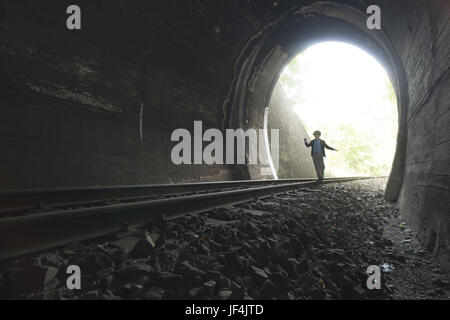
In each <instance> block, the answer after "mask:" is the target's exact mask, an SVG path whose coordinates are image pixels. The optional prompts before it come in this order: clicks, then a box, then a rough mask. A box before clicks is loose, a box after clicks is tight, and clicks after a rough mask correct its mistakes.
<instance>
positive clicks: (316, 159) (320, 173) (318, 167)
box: [312, 152, 325, 180]
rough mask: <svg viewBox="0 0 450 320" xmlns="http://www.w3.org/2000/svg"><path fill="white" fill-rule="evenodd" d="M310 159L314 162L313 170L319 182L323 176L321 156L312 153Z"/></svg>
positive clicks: (323, 165)
mask: <svg viewBox="0 0 450 320" xmlns="http://www.w3.org/2000/svg"><path fill="white" fill-rule="evenodd" d="M312 158H313V162H314V168H315V169H316V173H317V178H319V180H322V179H323V177H324V175H325V163H324V161H323V155H321V154H319V153H316V152H314V153H313V156H312Z"/></svg>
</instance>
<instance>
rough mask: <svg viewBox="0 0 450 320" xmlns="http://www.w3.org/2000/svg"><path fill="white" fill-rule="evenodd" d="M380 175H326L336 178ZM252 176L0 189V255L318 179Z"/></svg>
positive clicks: (47, 246)
mask: <svg viewBox="0 0 450 320" xmlns="http://www.w3.org/2000/svg"><path fill="white" fill-rule="evenodd" d="M372 178H378V177H350V178H331V179H325V180H324V181H323V182H322V183H336V182H345V181H353V180H362V179H372ZM317 184H318V183H317V182H316V180H315V179H314V180H313V179H283V180H251V181H227V182H207V183H184V184H173V185H140V186H118V187H92V188H62V189H53V190H51V189H45V190H10V191H1V192H0V203H1V206H0V260H7V259H12V258H15V257H18V256H21V255H24V254H28V253H33V252H38V251H42V250H46V249H50V248H54V247H58V246H62V245H65V244H68V243H71V242H73V241H81V240H86V239H90V238H95V237H98V236H102V235H105V234H108V233H112V232H116V231H118V230H121V229H123V228H124V226H127V227H134V226H139V225H144V224H146V223H150V222H152V221H157V220H169V219H175V218H177V217H180V216H184V215H187V214H194V213H201V212H205V211H208V210H211V209H213V208H218V207H224V206H229V205H234V204H239V203H245V202H249V201H253V200H255V199H258V198H262V197H270V196H274V195H277V194H281V193H284V192H288V191H291V190H295V189H298V188H304V187H308V186H313V185H317Z"/></svg>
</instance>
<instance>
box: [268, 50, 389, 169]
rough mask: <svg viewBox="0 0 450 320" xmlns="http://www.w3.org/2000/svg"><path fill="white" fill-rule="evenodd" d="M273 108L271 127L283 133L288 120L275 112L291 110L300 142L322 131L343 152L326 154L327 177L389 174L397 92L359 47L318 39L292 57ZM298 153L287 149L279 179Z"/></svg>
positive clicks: (323, 135) (282, 156) (307, 151)
mask: <svg viewBox="0 0 450 320" xmlns="http://www.w3.org/2000/svg"><path fill="white" fill-rule="evenodd" d="M270 108H272V109H273V110H274V111H275V117H269V120H270V121H273V122H274V124H273V126H272V125H271V124H270V123H269V125H268V127H279V128H280V131H283V129H282V127H283V121H286V119H280V117H279V116H277V115H276V112H277V111H279V110H283V109H286V108H288V109H291V110H292V112H293V113H294V115H293V116H294V117H295V119H297V120H298V121H299V122H300V124H299V125H298V132H296V133H294V135H295V140H297V143H300V144H302V141H303V138H307V139H308V140H310V139H313V137H312V133H313V132H314V131H315V130H320V131H321V132H322V136H321V138H322V139H325V140H326V141H327V143H328V145H331V146H333V147H334V148H337V149H338V150H339V152H336V153H335V152H331V151H328V152H326V155H327V156H328V157H327V158H326V161H325V162H326V170H325V174H326V176H328V177H340V176H369V175H370V176H387V175H389V173H390V170H391V166H392V162H393V156H394V151H395V145H396V136H397V133H398V109H397V101H396V97H395V92H394V89H393V86H392V83H391V81H390V79H389V77H388V76H387V74H386V72H385V70H384V68H383V67H382V66H381V65H380V64H379V63H378V61H377V60H376V59H374V58H373V57H372V56H371V55H370V54H368V53H367V52H365V51H364V50H361V49H360V48H359V47H357V46H354V45H352V44H348V43H346V42H335V41H327V42H319V43H316V44H314V45H312V46H310V47H309V48H307V49H305V50H304V51H302V52H301V53H299V54H298V55H297V56H295V57H293V59H291V61H290V62H288V63H287V65H286V66H285V68H284V69H283V72H282V75H281V77H280V79H279V81H278V83H277V85H276V87H275V89H274V92H273V93H272V97H271V100H270ZM294 121H295V120H293V121H292V123H294ZM265 125H266V124H265ZM293 125H295V124H293ZM305 130H306V131H305ZM303 134H306V135H304V136H303ZM280 135H282V136H283V138H284V140H286V139H290V137H286V135H285V134H281V133H280ZM295 140H294V139H291V141H290V143H295ZM304 152H306V153H308V154H309V153H310V150H309V149H308V150H307V149H304ZM297 156H298V155H297V153H296V152H291V150H290V149H289V148H285V149H284V150H283V154H282V155H280V158H282V159H283V163H280V166H279V175H280V177H285V178H290V177H291V175H292V169H291V168H290V162H293V163H295V162H296V158H297Z"/></svg>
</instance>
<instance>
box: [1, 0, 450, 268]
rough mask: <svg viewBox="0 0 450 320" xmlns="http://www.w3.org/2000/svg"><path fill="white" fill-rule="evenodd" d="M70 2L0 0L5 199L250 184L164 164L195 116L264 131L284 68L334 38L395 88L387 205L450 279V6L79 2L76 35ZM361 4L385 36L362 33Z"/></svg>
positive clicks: (234, 175)
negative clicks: (372, 61) (397, 210)
mask: <svg viewBox="0 0 450 320" xmlns="http://www.w3.org/2000/svg"><path fill="white" fill-rule="evenodd" d="M369 2H370V3H369ZM70 4H72V3H71V2H69V1H65V0H62V1H49V0H43V1H39V2H37V1H24V0H22V1H8V0H2V1H0V70H1V71H0V72H1V77H0V99H1V100H0V104H1V107H0V144H1V150H2V157H1V160H0V161H1V166H0V176H1V182H0V188H2V189H11V188H32V187H54V186H86V185H97V184H98V185H117V184H139V183H155V182H179V181H198V180H227V179H238V178H257V177H258V175H257V170H255V168H251V167H247V168H242V167H232V166H224V165H216V166H204V165H195V166H188V167H186V166H175V165H173V164H172V163H171V161H170V151H171V148H172V147H173V145H174V143H172V142H170V134H171V133H172V131H173V130H174V129H176V128H187V129H191V130H192V126H193V121H194V120H202V121H203V125H204V129H207V128H209V127H211V128H213V127H214V128H239V127H242V128H249V127H253V128H262V120H263V115H264V112H263V110H264V109H265V107H267V106H268V104H269V102H270V97H271V96H272V92H273V90H274V87H275V84H276V82H277V79H278V75H279V72H280V70H281V68H282V67H283V66H284V65H285V64H286V63H288V62H289V60H290V59H291V58H292V57H293V56H294V55H295V54H297V53H298V52H299V51H301V50H302V49H304V48H306V47H307V46H308V45H310V44H312V43H314V42H315V41H319V40H326V39H333V40H342V41H347V42H350V43H354V44H356V45H359V46H360V47H361V48H363V49H365V50H367V51H368V52H369V53H371V54H372V55H374V57H376V58H378V59H379V60H380V62H382V63H383V65H384V66H385V68H386V70H387V71H388V73H389V74H390V76H391V79H392V81H393V84H394V87H395V89H396V92H397V98H398V102H399V135H398V140H397V152H396V157H395V161H394V164H393V169H392V173H391V177H390V180H389V184H388V188H387V191H386V197H387V198H388V199H390V200H398V201H399V204H400V206H401V213H402V214H403V215H404V216H405V217H407V219H408V221H409V222H411V223H412V225H413V226H414V227H415V228H416V229H417V230H418V231H419V237H420V240H421V241H422V242H423V244H424V245H426V246H427V247H428V248H429V249H430V250H433V251H434V252H435V254H436V255H437V256H439V258H440V260H441V262H442V264H443V265H445V266H447V267H450V263H449V252H450V230H449V229H450V221H449V210H448V208H449V199H450V197H449V193H450V191H449V190H450V178H449V174H448V169H449V166H450V158H449V154H450V153H449V143H450V139H449V130H448V125H449V122H450V119H449V117H450V113H449V112H448V110H449V102H448V101H449V91H450V90H448V88H449V78H448V74H449V64H450V60H449V56H450V45H449V39H450V31H449V29H450V24H449V23H448V22H449V17H450V2H448V1H446V0H428V1H410V0H399V1H388V0H377V1H366V0H341V1H312V0H309V1H306V0H305V1H294V0H283V1H276V2H274V1H265V0H250V1H245V2H239V3H238V2H235V1H232V0H222V1H214V2H208V3H203V2H201V1H194V0H192V1H184V0H183V1H181V0H180V1H177V0H172V1H157V0H154V1H143V0H135V1H114V2H111V1H101V0H98V1H87V0H80V1H78V3H77V4H78V5H79V6H80V7H81V8H82V25H83V27H82V30H80V31H76V32H74V31H68V30H67V29H66V28H65V20H66V15H65V10H66V8H67V6H68V5H70ZM371 4H377V5H379V6H380V7H381V10H382V30H380V31H370V30H368V29H367V28H365V18H366V17H367V15H366V14H365V10H366V8H367V7H368V5H371ZM277 115H278V117H279V118H280V119H283V118H282V114H281V113H275V112H273V111H272V114H271V117H275V118H276V117H277ZM286 120H287V119H286ZM272 121H273V120H272ZM280 123H283V124H284V125H285V126H284V128H287V130H288V131H289V130H294V131H292V132H301V129H295V128H294V129H292V128H291V127H288V124H289V121H281V122H280ZM297 130H300V131H297ZM280 142H281V141H280ZM281 143H283V142H281ZM290 143H291V142H289V144H288V147H289V146H290ZM285 160H286V161H287V160H288V159H287V158H283V159H282V161H285ZM280 162H281V161H280ZM285 168H288V169H289V168H290V167H289V166H288V167H285ZM288 171H289V170H288ZM290 172H291V173H288V174H287V175H288V176H289V175H290V174H291V175H292V174H294V173H295V174H297V173H296V172H295V170H294V171H292V170H291V171H290ZM306 172H310V169H306ZM310 173H311V172H310ZM302 175H303V174H302Z"/></svg>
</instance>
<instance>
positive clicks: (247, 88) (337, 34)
mask: <svg viewBox="0 0 450 320" xmlns="http://www.w3.org/2000/svg"><path fill="white" fill-rule="evenodd" d="M366 20H367V16H366V15H364V14H363V13H362V12H361V11H358V10H357V9H355V8H353V7H350V6H346V5H342V4H337V3H331V2H315V3H314V4H313V5H311V6H306V7H302V8H293V9H292V10H291V11H290V12H289V13H288V14H286V15H285V16H283V17H281V18H280V19H278V20H277V21H274V22H272V23H270V24H268V25H267V26H266V27H264V28H263V29H262V30H261V31H260V32H259V33H257V34H256V35H255V36H254V37H252V38H251V39H250V40H249V42H248V43H247V45H246V46H245V47H244V49H243V50H242V52H241V54H240V58H239V59H238V61H237V62H236V64H235V73H234V78H233V81H232V85H231V87H230V90H229V92H228V95H227V98H226V100H225V103H224V105H223V127H224V128H245V129H248V128H262V127H263V123H264V110H265V108H266V107H268V105H269V102H270V98H271V96H272V92H273V90H274V88H275V85H276V84H277V82H278V79H279V77H280V75H281V72H282V70H283V69H284V67H285V66H286V65H287V64H288V63H289V62H290V61H291V60H292V59H293V58H295V56H297V55H298V54H299V53H300V52H302V51H303V50H305V49H307V48H308V47H310V46H312V45H314V44H316V43H319V42H324V41H338V42H344V43H349V44H352V45H355V46H357V47H358V48H360V49H362V50H364V51H365V52H367V53H368V54H370V55H371V56H372V57H374V58H375V59H376V60H377V61H378V62H379V63H380V64H381V65H382V66H383V67H384V69H385V70H386V72H387V74H388V76H389V78H390V80H391V83H392V85H393V87H394V90H395V93H396V97H397V106H398V115H399V116H398V134H397V145H396V151H395V156H394V161H393V164H392V169H391V173H390V176H389V180H388V183H387V186H386V190H385V199H386V200H389V201H396V200H397V199H398V197H399V194H400V191H401V188H402V183H403V177H404V172H405V162H406V145H407V134H406V133H407V121H406V120H407V119H406V115H407V112H408V86H407V81H406V76H405V71H404V68H403V66H402V64H401V62H400V58H399V57H398V55H397V53H396V51H395V50H394V49H393V46H392V43H391V41H390V39H389V38H388V37H387V35H386V34H385V33H384V32H383V31H382V30H369V29H368V28H367V26H366ZM257 172H258V170H252V169H250V168H249V167H245V169H243V170H241V171H240V172H238V178H240V179H259V178H260V177H259V176H258V173H257Z"/></svg>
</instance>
